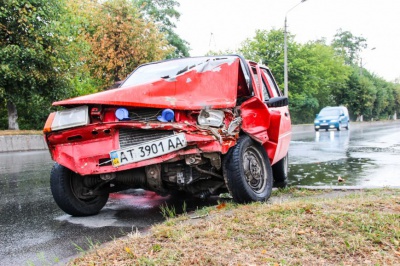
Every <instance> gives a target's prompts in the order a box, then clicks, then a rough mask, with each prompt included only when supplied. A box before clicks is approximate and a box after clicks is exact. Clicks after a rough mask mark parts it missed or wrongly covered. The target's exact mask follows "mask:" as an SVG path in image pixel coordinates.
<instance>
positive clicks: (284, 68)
mask: <svg viewBox="0 0 400 266" xmlns="http://www.w3.org/2000/svg"><path fill="white" fill-rule="evenodd" d="M305 1H306V0H301V2H300V3H298V4H297V5H295V6H294V7H292V8H291V9H289V10H288V11H287V12H286V15H285V26H284V32H283V34H284V40H283V42H284V44H283V54H284V63H283V64H284V66H283V79H284V86H285V89H284V94H285V96H286V97H289V88H288V59H287V14H288V13H289V12H290V11H291V10H293V9H294V8H295V7H296V6H298V5H300V4H301V3H304V2H305Z"/></svg>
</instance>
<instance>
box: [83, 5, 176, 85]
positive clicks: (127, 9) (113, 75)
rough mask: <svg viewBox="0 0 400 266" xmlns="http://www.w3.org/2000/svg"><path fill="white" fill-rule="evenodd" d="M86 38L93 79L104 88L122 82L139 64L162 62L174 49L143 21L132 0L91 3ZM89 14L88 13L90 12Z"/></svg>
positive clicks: (151, 24)
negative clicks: (98, 81)
mask: <svg viewBox="0 0 400 266" xmlns="http://www.w3.org/2000/svg"><path fill="white" fill-rule="evenodd" d="M88 4H91V5H93V7H92V8H88V9H85V10H84V12H87V13H86V15H85V16H86V18H87V21H88V24H87V25H86V28H85V29H83V30H84V31H85V34H84V38H85V40H86V41H87V42H88V44H89V45H90V50H91V55H87V56H86V58H85V63H86V66H87V67H88V68H89V70H90V72H91V75H92V76H93V77H95V78H96V79H98V80H101V81H103V86H104V87H109V86H111V85H112V84H113V83H115V82H117V81H120V80H123V79H124V78H125V77H126V76H127V75H128V74H129V73H130V72H131V71H132V70H133V69H134V68H135V67H137V66H138V65H140V64H143V63H147V62H151V61H156V60H161V59H163V58H165V56H166V55H167V54H169V53H170V51H171V47H170V46H169V45H168V43H167V41H166V40H165V36H164V34H163V33H161V32H160V31H159V30H158V28H157V27H156V26H155V24H154V23H152V22H150V21H147V20H145V19H143V18H142V17H141V15H140V13H139V10H138V9H137V8H136V7H135V6H134V5H133V4H132V2H131V1H129V0H109V1H106V2H103V3H102V4H100V3H97V2H95V3H94V2H91V1H89V3H88ZM88 10H89V12H88Z"/></svg>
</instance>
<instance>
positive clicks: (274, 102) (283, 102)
mask: <svg viewBox="0 0 400 266" xmlns="http://www.w3.org/2000/svg"><path fill="white" fill-rule="evenodd" d="M288 105H289V100H288V98H287V97H274V98H271V99H269V100H268V101H267V106H268V107H283V106H288Z"/></svg>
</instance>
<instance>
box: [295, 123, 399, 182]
mask: <svg viewBox="0 0 400 266" xmlns="http://www.w3.org/2000/svg"><path fill="white" fill-rule="evenodd" d="M371 125H372V126H371ZM351 126H352V127H351V128H350V131H347V130H342V131H336V130H334V131H331V130H330V131H320V132H304V133H297V134H296V133H295V134H294V135H293V138H292V142H291V144H290V153H289V156H290V172H289V180H290V181H289V182H290V185H295V186H313V187H315V186H318V187H327V188H335V187H337V186H338V187H341V188H345V187H352V188H354V187H359V188H376V187H396V188H400V169H399V162H400V121H397V122H391V123H372V124H371V123H364V124H355V123H353V124H352V125H351ZM338 179H343V180H344V181H343V182H338Z"/></svg>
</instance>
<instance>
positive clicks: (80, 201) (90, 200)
mask: <svg viewBox="0 0 400 266" xmlns="http://www.w3.org/2000/svg"><path fill="white" fill-rule="evenodd" d="M89 178H90V180H89ZM85 180H86V181H87V182H86V183H90V185H89V184H85ZM89 181H90V182H89ZM100 182H101V180H100V178H97V177H93V176H89V177H83V176H80V175H79V174H77V173H74V172H72V171H71V170H69V169H68V168H66V167H64V166H62V165H60V164H58V163H56V164H54V166H53V169H52V170H51V174H50V188H51V192H52V194H53V198H54V200H55V202H56V203H57V205H58V206H59V207H60V209H62V210H63V211H64V212H66V213H68V214H70V215H73V216H89V215H94V214H97V213H98V212H99V211H100V210H101V209H102V208H103V207H104V205H105V204H106V202H107V200H108V193H104V194H100V195H90V189H94V187H96V186H97V185H98V184H100Z"/></svg>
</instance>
